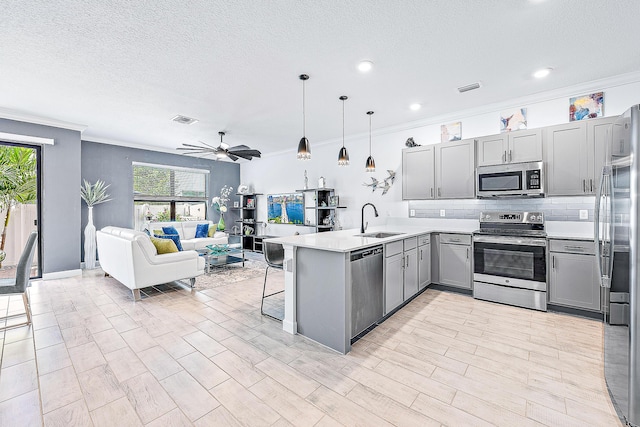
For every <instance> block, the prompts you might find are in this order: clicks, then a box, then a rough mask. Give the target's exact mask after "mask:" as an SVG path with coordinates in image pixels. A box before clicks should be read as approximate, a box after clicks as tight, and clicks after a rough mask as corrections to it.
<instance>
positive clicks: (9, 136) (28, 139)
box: [0, 132, 55, 145]
mask: <svg viewBox="0 0 640 427" xmlns="http://www.w3.org/2000/svg"><path fill="white" fill-rule="evenodd" d="M0 139H1V140H3V141H9V142H18V143H26V144H38V145H53V144H54V143H55V140H54V139H53V138H42V137H40V136H32V135H22V134H19V133H6V132H0Z"/></svg>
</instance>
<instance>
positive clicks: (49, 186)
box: [0, 119, 81, 274]
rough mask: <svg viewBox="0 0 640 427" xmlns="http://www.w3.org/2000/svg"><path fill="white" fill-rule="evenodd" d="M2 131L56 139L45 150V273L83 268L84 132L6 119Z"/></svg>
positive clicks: (43, 165)
mask: <svg viewBox="0 0 640 427" xmlns="http://www.w3.org/2000/svg"><path fill="white" fill-rule="evenodd" d="M0 132H7V133H13V134H21V135H29V136H38V137H42V138H53V139H54V140H55V144H54V145H44V146H43V149H42V199H41V200H40V203H41V207H42V217H41V218H40V226H41V236H40V238H41V243H42V254H43V256H42V260H41V267H42V273H43V274H47V273H53V272H56V271H66V270H75V269H78V268H80V236H79V234H78V229H79V228H80V201H81V199H80V188H79V186H80V184H79V183H80V132H78V131H73V130H68V129H60V128H55V127H50V126H42V125H37V124H33V123H25V122H18V121H14V120H6V119H0Z"/></svg>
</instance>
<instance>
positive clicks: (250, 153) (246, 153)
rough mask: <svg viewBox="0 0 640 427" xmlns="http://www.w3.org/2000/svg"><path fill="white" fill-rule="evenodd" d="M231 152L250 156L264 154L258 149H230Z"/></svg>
mask: <svg viewBox="0 0 640 427" xmlns="http://www.w3.org/2000/svg"><path fill="white" fill-rule="evenodd" d="M229 152H230V153H233V154H235V155H236V156H249V157H260V155H261V154H262V153H261V152H259V151H258V150H233V151H231V150H229Z"/></svg>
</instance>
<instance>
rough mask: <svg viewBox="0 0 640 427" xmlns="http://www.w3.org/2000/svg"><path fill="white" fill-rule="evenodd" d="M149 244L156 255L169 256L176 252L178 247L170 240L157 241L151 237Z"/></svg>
mask: <svg viewBox="0 0 640 427" xmlns="http://www.w3.org/2000/svg"><path fill="white" fill-rule="evenodd" d="M151 243H153V246H155V247H156V251H157V253H158V255H163V254H170V253H173V252H178V247H177V246H176V244H175V243H173V240H171V239H159V238H157V237H151Z"/></svg>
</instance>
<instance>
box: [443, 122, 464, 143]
mask: <svg viewBox="0 0 640 427" xmlns="http://www.w3.org/2000/svg"><path fill="white" fill-rule="evenodd" d="M461 139H462V122H455V123H449V124H448V125H441V126H440V142H449V141H460V140H461Z"/></svg>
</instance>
